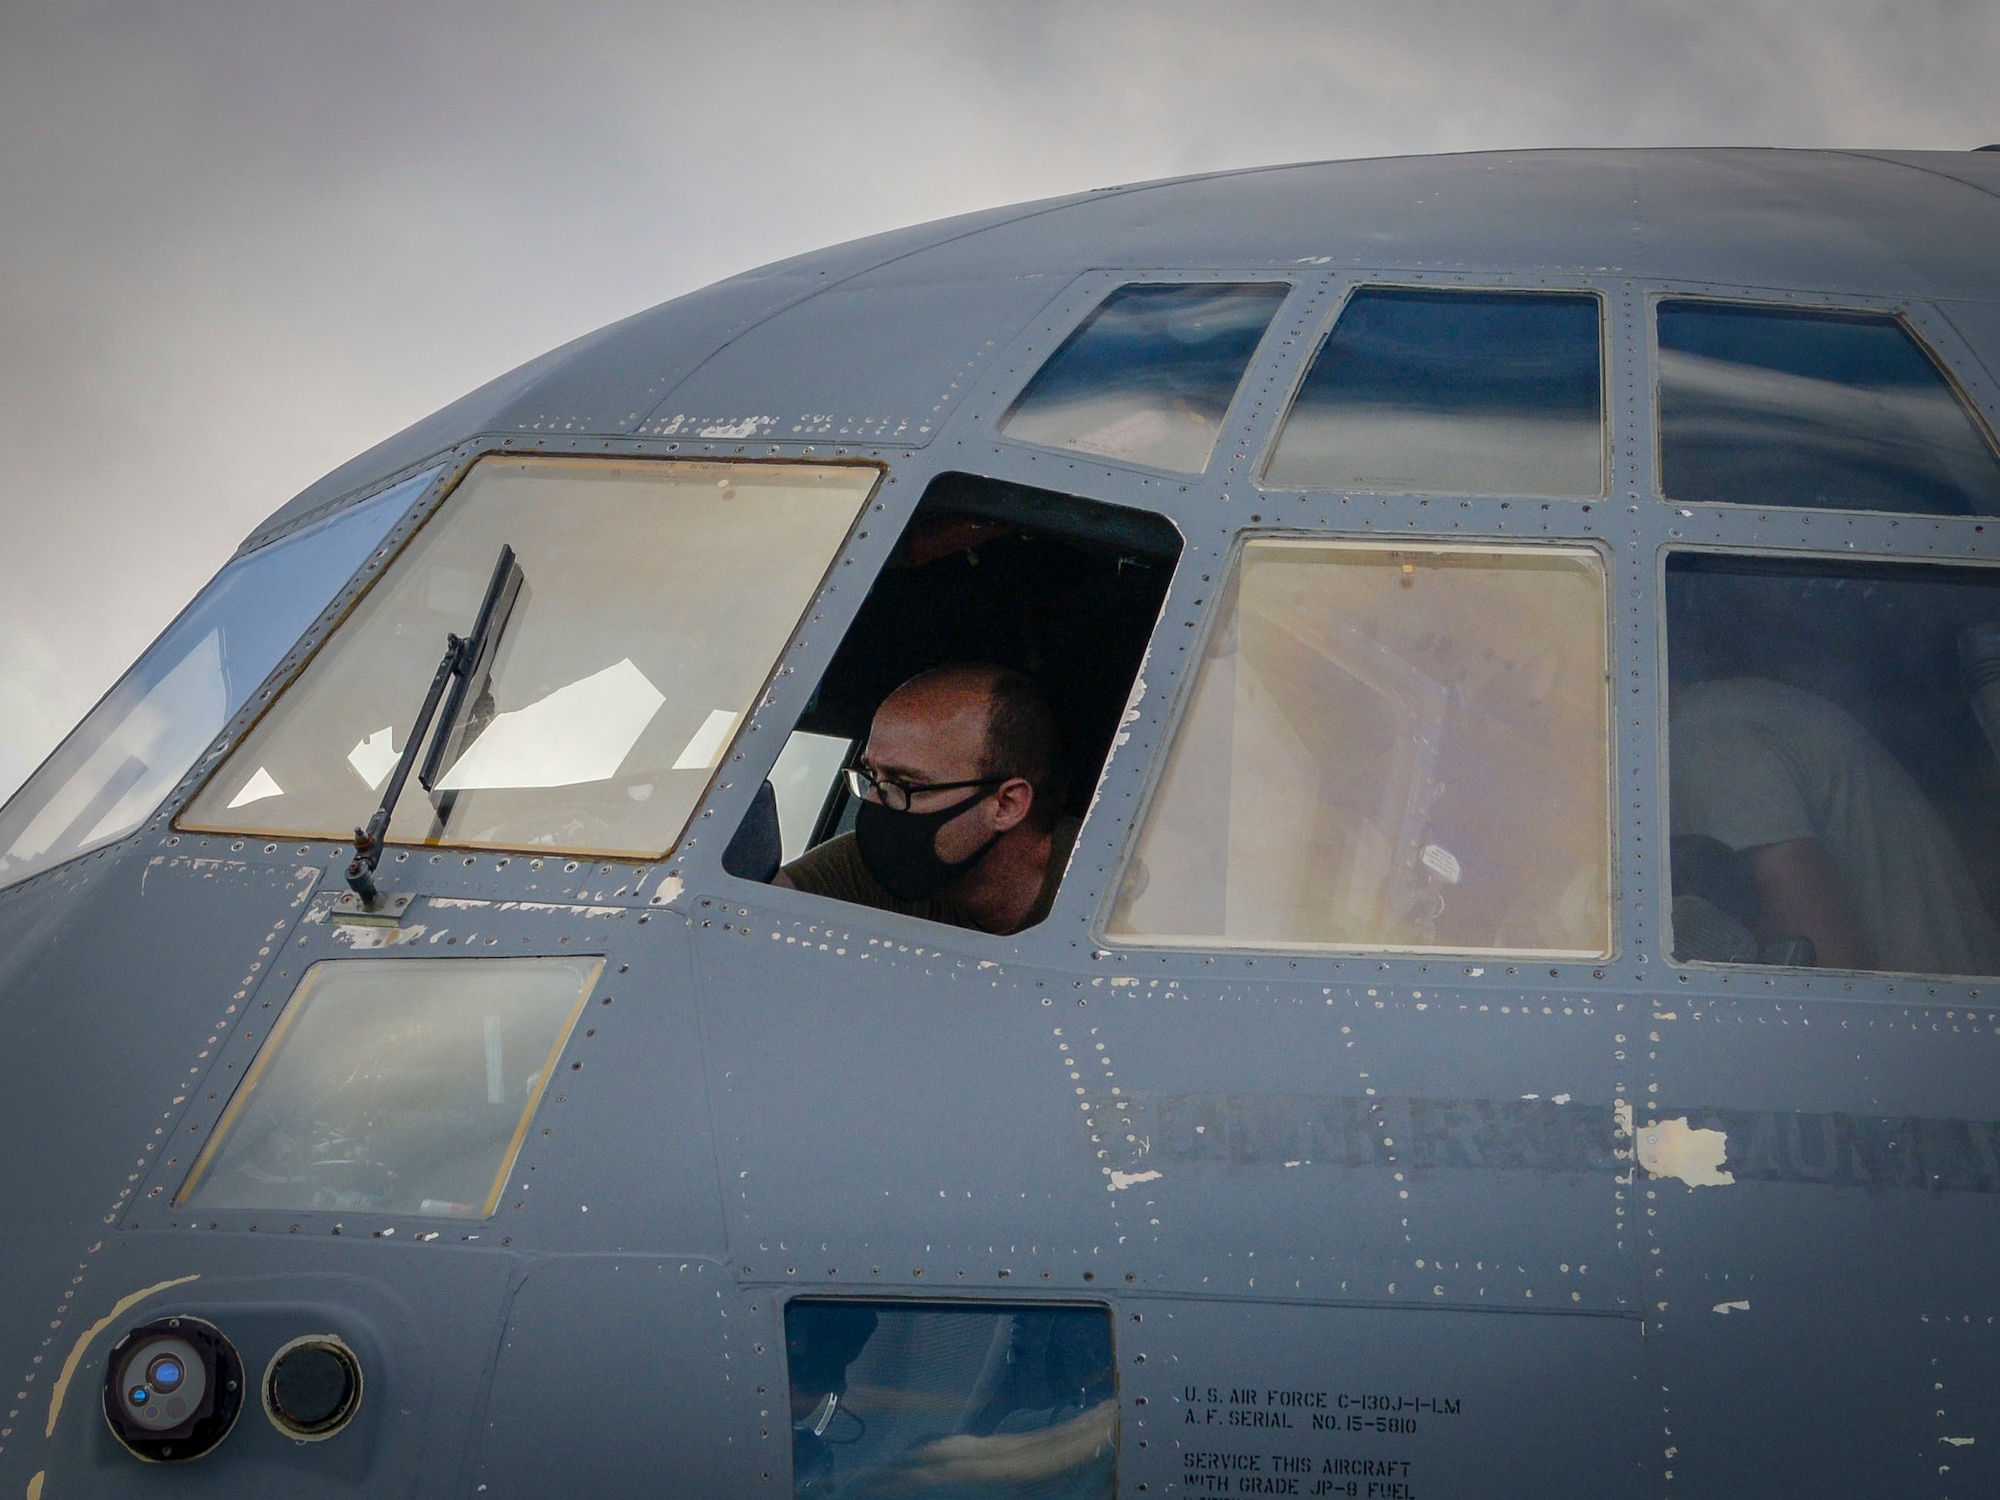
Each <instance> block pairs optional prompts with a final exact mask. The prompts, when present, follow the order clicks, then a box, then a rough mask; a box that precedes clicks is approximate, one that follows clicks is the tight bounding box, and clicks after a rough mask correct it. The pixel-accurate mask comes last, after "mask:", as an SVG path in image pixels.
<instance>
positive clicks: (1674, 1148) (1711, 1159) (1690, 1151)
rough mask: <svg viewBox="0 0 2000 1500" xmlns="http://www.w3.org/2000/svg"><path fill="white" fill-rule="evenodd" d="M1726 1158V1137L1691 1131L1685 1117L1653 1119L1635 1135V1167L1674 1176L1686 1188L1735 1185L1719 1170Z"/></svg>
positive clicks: (1712, 1133)
mask: <svg viewBox="0 0 2000 1500" xmlns="http://www.w3.org/2000/svg"><path fill="white" fill-rule="evenodd" d="M1728 1155H1729V1137H1728V1135H1726V1134H1725V1133H1724V1132H1722V1131H1720V1130H1696V1129H1693V1128H1692V1127H1690V1126H1689V1125H1688V1122H1687V1117H1686V1116H1685V1115H1683V1116H1680V1117H1678V1118H1676V1119H1672V1120H1655V1121H1654V1122H1653V1123H1652V1124H1650V1125H1647V1126H1645V1127H1644V1128H1643V1129H1641V1130H1640V1132H1639V1165H1640V1166H1642V1167H1644V1168H1645V1169H1646V1170H1647V1171H1648V1172H1650V1173H1651V1174H1652V1175H1653V1176H1655V1177H1677V1178H1679V1179H1680V1180H1681V1181H1682V1182H1685V1183H1686V1184H1687V1185H1688V1186H1689V1187H1728V1186H1729V1185H1730V1184H1731V1183H1733V1182H1735V1181H1736V1179H1735V1177H1734V1176H1732V1175H1731V1174H1730V1173H1728V1172H1725V1171H1723V1170H1722V1163H1723V1161H1724V1159H1725V1158H1727V1156H1728Z"/></svg>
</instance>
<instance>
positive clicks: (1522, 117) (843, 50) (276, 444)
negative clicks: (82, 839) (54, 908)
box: [0, 0, 2000, 795]
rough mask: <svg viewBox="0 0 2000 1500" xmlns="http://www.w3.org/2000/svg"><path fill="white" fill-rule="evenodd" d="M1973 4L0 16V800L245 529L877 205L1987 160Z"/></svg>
mask: <svg viewBox="0 0 2000 1500" xmlns="http://www.w3.org/2000/svg"><path fill="white" fill-rule="evenodd" d="M1996 77H2000V5H1996V4H1994V3H1992V0H1895V3H1861V0H1763V3H1755V0H1738V3H1730V4H1699V3H1645V0H1635V3H1623V4H1616V5H1613V4H1608V3H1606V4H1586V3H1574V0H1571V3H1560V0H1513V3H1497V4H1496V3H1492V0H1485V3H1464V0H1450V3H1447V0H1393V3H1379V4H1343V3H1332V0H1326V3H1278V0H1270V3H1255V0H1236V3H1234V4H1231V5H1227V6H1224V5H1218V4H1214V3H1200V4H1179V3H1152V4H1134V3H1092V0H1068V3H1063V4H1009V3H1005V0H983V3H972V4H959V3H909V0H903V3H896V0H888V3H840V0H820V3H817V4H790V5H787V4H770V3H761V4H760V3H744V0H737V3H733V4H731V5H727V6H722V5H715V4H707V5H701V6H694V5H679V4H673V3H661V0H655V3H653V4H650V5H637V4H633V5H619V4H604V3H593V0H568V3H565V4H562V5H559V6H558V5H548V6H542V7H534V6H529V5H526V4H519V3H498V4H488V5H472V4H463V5H459V4H426V3H424V0H394V3H381V0H342V3H340V4H337V5H326V4H312V5H309V4H304V3H297V0H263V3H254V4H253V3H234V4H232V3H207V0H174V3H173V4H137V3H125V4H109V3H106V4H100V3H94V0H46V3H31V0H0V526H4V530H0V795H4V793H5V792H6V791H7V790H9V789H11V787H12V786H13V785H14V784H15V783H16V782H17V781H18V780H19V779H20V777H22V776H24V775H25V774H26V773H27V771H28V770H29V769H30V768H31V767H32V765H33V764H34V763H35V762H36V761H38V760H39V759H40V758H41V756H42V755H43V754H44V753H45V752H46V751H47V750H48V749H49V748H50V747H51V746H53V744H54V743H55V741H56V740H57V739H58V738H59V737H60V736H61V734H62V733H63V732H64V731H65V730H67V729H68V727H69V726H70V725H71V724H72V723H73V722H74V721H75V719H76V718H77V717H78V716H79V715H81V714H82V713H83V712H84V711H85V710H86V709H88V707H89V706H90V704H91V703H92V702H93V701H95V699H96V698H97V696H98V695H99V694H100V693H102V692H103V691H104V689H105V688H106V687H108V686H109V685H110V684H111V682H112V681H113V680H114V679H115V678H116V676H117V675H118V673H119V672H120V671H121V670H122V669H123V668H124V667H125V666H126V665H127V664H128V663H129V661H130V660H131V659H132V658H133V657H134V656H135V655H136V654H137V652H138V651H139V650H141V649H142V648H143V647H144V646H145V644H146V642H147V641H148V640H150V639H151V637H152V636H153V635H154V634H155V633H156V632H157V631H158V630H159V629H160V628H161V627H162V626H163V625H164V624H165V623H166V622H167V621H168V620H169V619H170V618H171V617H172V615H173V614H174V612H175V611H176V610H177V609H178V608H180V606H181V605H182V604H183V603H185V602H186V600H187V599H188V598H189V596H191V595H192V594H193V592H194V591H195V590H196V589H197V588H198V587H199V586H200V585H201V584H202V582H203V581H205V580H206V578H207V577H208V576H209V575H210V574H211V573H212V572H213V571H214V570H215V569H216V568H217V567H218V566H220V564H221V563H222V561H223V560H224V559H225V558H226V557H227V556H228V555H229V553H230V552H231V551H232V550H233V549H234V547H235V546H236V544H237V542H238V541H239V540H240V539H241V538H242V536H243V534H244V533H245V532H247V531H248V530H249V529H250V528H251V527H252V526H253V525H254V524H255V523H256V522H257V521H258V520H259V519H260V518H261V517H263V516H264V515H265V514H266V513H267V512H269V511H271V510H272V509H274V508H275V507H276V506H278V505H279V504H280V503H282V502H283V501H284V500H286V499H287V498H289V497H290V496H291V495H293V494H294V493H296V492H297V491H298V490H300V489H301V488H303V487H304V486H305V485H306V484H307V483H309V482H310V481H311V480H313V479H314V478H316V477H317V476H318V475H320V474H321V473H323V472H325V471H326V470H327V469H330V468H332V467H333V466H334V465H335V464H337V463H339V462H340V461H341V460H343V459H345V458H347V457H349V456H351V455H352V454H354V453H356V452H358V451H359V450H361V449H363V448H365V447H367V446H369V445H370V444H372V443H374V442H375V441H377V440H378V439H380V438H382V437H384V436H386V435H387V434H389V433H390V432H393V431H395V430H396V429H397V428H400V427H402V426H404V425H406V424H407V423H409V422H411V421H413V420H415V419H416V418H418V417H421V416H423V415H424V414H425V413H427V412H429V411H431V410H433V409H435V408H437V407H439V406H442V405H443V404H444V403H445V402H447V401H449V400H451V399H452V398H453V397H455V396H458V395H460V394H461V393H463V392H464V391H466V390H468V389H469V388H471V387H472V386H474V385H477V384H479V383H481V382H483V381H485V380H486V379H488V378H490V377H491V376H493V375H496V374H498V373H499V372H501V371H502V370H504V369H506V368H508V367H510V366H512V365H515V364H518V363H520V362H521V361H522V360H524V359H527V358H529V357H531V356H533V355H535V354H538V353H540V352H541V351H542V350H544V349H547V348H549V347H550V346H552V345H554V344H557V343H559V342H561V341H563V340H565V339H568V338H570V337H572V336H574V335H576V334H578V333H582V332H584V331H586V330H588V329H590V328H593V327H596V326H597V325H599V324H602V323H605V322H608V321H610V320H612V319H614V318H618V317H622V316H624V315H625V314H627V313H630V312H633V311H636V310H637V309H639V308H642V307H646V306H650V305H651V304H653V303H655V302H660V301H663V300H665V299H666V298H669V297H672V296H676V295H678V294H680V293H682V292H685V291H688V290H691V289H693V288H695V287H698V286H701V285H703V284H705V283H707V282H710V281H713V280H716V279H717V278H719V277H722V276H726V275H728V274H730V273H732V272H735V271H738V270H742V269H745V268H747V267H749V266H753V265H757V264H760V263H762V262H765V261H769V260H774V259H777V258H779V257H782V256H786V255H790V254H794V253H796V252H799V251H804V250H809V249H812V248H814V247H815V246H819V245H825V244H831V243H834V242H837V241H839V240H843V239H850V238H853V237H855V236H857V235H862V234H868V233H872V232H874V231H876V230H881V229H889V228H893V227H895V226H897V225H902V224H908V223H915V222H919V221H922V220H925V219H933V218H938V217H941V216H943V215H946V214H952V213H958V212H961V211H964V210H968V209H974V208H979V207H983V206H987V205H991V204H997V203H1005V202H1010V201H1014V200H1018V199H1023V198H1034V197H1042V196H1046V195H1049V194H1054V193H1064V192H1070V191H1074V190H1076V189H1081V188H1088V187H1094V186H1099V185H1102V184H1106V183H1114V182H1129V181H1135V180H1141V179H1145V178H1150V177H1161V176H1170V175H1173V174H1176V173H1182V172H1194V171H1207V170H1212V169H1217V168H1227V167H1236V166H1251V165H1258V164H1263V163H1269V162H1278V161H1299V160H1311V159H1318V158H1328V157H1350V156H1374V155H1382V154H1391V153H1401V152H1425V151H1464V150H1479V149H1489V148H1519V147H1534V146H1571V145H1710V144H1749V145H1782V146H1818V145H1854V146H1892V147H1932V148H1943V149H1952V150H1958V149H1964V148H1966V147H1969V146H1973V145H1978V144H1982V143H1985V142H1988V141H2000V103H1996V90H1995V84H1994V80H1995V78H1996Z"/></svg>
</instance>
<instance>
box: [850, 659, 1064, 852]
mask: <svg viewBox="0 0 2000 1500" xmlns="http://www.w3.org/2000/svg"><path fill="white" fill-rule="evenodd" d="M869 742H870V745H871V748H873V749H875V750H876V751H878V752H882V753H886V754H887V755H888V756H890V757H895V756H899V755H900V756H903V757H906V758H907V757H910V756H918V757H920V758H922V759H924V760H926V761H928V762H929V764H925V765H914V764H911V765H904V766H891V765H888V764H885V763H883V758H882V753H878V755H877V757H876V768H877V769H878V770H880V771H883V772H885V773H891V772H895V771H907V772H915V773H918V774H916V775H913V776H912V777H911V778H910V779H912V780H923V781H962V780H970V779H972V778H974V777H987V778H993V779H996V780H997V779H1002V778H1011V777H1019V778H1020V779H1021V780H1023V781H1026V782H1027V783H1028V784H1029V785H1030V786H1032V787H1033V788H1034V789H1035V793H1036V795H1035V808H1034V814H1033V816H1034V819H1035V821H1036V822H1038V823H1043V822H1047V821H1052V820H1053V819H1054V817H1055V816H1056V814H1057V812H1058V811H1059V809H1060V807H1061V803H1062V797H1061V795H1060V788H1059V787H1058V786H1057V785H1056V727H1055V716H1054V715H1053V714H1052V713H1051V712H1050V711H1049V706H1048V703H1047V701H1046V700H1044V699H1043V697H1042V695H1041V693H1040V691H1039V690H1037V689H1036V687H1035V685H1034V683H1033V682H1031V681H1029V679H1028V678H1026V677H1024V676H1023V675H1022V674H1021V673H1019V672H1016V671H1012V670H1011V669H1009V668H1006V667H995V666H964V665H959V666H946V667H933V668H931V669H930V670H929V671H927V672H919V673H918V674H917V675H916V676H915V677H912V678H911V679H910V680H909V681H908V682H905V683H904V684H903V685H902V686H901V687H899V688H897V689H896V691H895V692H893V693H891V694H890V695H889V696H888V697H887V698H886V699H884V700H883V702H882V706H881V707H880V708H879V709H877V710H876V712H875V723H874V727H873V729H872V730H871V732H870V736H869Z"/></svg>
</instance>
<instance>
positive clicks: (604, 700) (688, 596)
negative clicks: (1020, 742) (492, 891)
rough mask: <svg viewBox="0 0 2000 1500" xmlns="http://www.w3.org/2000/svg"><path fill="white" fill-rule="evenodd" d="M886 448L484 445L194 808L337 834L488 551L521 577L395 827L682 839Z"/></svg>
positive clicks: (488, 841) (481, 574)
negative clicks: (754, 452)
mask: <svg viewBox="0 0 2000 1500" xmlns="http://www.w3.org/2000/svg"><path fill="white" fill-rule="evenodd" d="M876 478H877V471H876V470H874V469H872V468H871V469H861V468H841V467H833V466H820V465H810V464H797V465H794V464H734V465H729V464H699V463H673V462H666V463H662V462H647V461H644V460H640V461H636V462H614V461H609V460H592V459H524V460H514V459H505V460H502V459H484V460H482V461H481V462H480V463H479V464H478V465H477V466H476V467H475V468H474V469H473V470H472V472H471V473H470V474H469V475H467V476H466V479H465V481H464V483H462V484H461V485H460V486H459V488H458V490H457V491H456V492H455V493H454V494H453V495H452V496H451V497H450V498H448V499H447V500H446V501H445V503H444V505H443V506H442V507H441V508H440V509H439V511H438V513H437V514H436V515H435V516H433V517H432V518H431V519H430V520H429V521H427V522H426V523H425V524H424V528H423V530H422V531H420V532H419V533H418V534H417V535H416V537H415V538H413V539H412V541H411V543H410V545H409V547H408V548H406V549H405V551H404V552H403V554H402V555H401V556H400V557H398V558H397V559H396V561H395V563H394V564H393V565H392V566H391V567H390V568H389V570H388V571H387V573H386V574H385V575H384V576H383V578H382V579H381V581H380V582H378V583H377V584H376V585H375V587H374V588H373V589H371V590H370V591H369V593H368V594H367V595H366V596H365V597H364V598H363V599H362V600H361V602H360V604H359V605H357V606H356V608H355V610H354V613H353V614H352V615H351V616H349V618H348V619H347V621H346V622H345V623H344V624H343V625H342V626H341V627H340V629H339V630H338V631H336V632H335V633H334V635H333V636H332V638H331V639H330V640H329V641H328V642H327V643H326V645H325V646H323V647H322V648H321V649H320V652H319V654H318V655H317V656H315V657H314V658H313V660H312V661H311V662H310V663H308V665H307V666H306V669H305V670H304V671H303V672H302V673H301V674H300V675H299V677H298V679H297V680H296V681H295V682H293V683H292V685H291V686H290V687H289V688H287V689H286V691H285V694H284V696H283V697H281V698H280V699H278V701H277V702H276V703H275V704H274V705H273V707H272V709H271V711H270V712H269V713H268V714H266V715H265V716H264V718H263V719H262V720H261V721H260V722H259V723H258V724H257V726H256V727H255V728H254V729H253V730H251V732H250V733H249V734H248V735H246V736H245V737H244V739H243V743H242V744H241V745H239V746H238V747H237V749H236V751H235V752H234V753H233V754H232V755H231V757H230V758H229V760H228V761H226V762H225V763H224V764H223V765H222V767H221V768H220V769H219V770H217V771H216V773H215V774H214V775H213V776H211V777H210V778H209V780H208V782H207V784H206V785H205V786H204V787H203V788H202V790H201V791H200V792H199V793H198V794H197V795H196V796H195V798H194V799H193V800H192V801H191V802H190V803H189V805H188V810H187V812H186V814H185V815H184V817H183V824H184V826H187V827H194V828H212V829H217V830H221V831H228V832H243V833H256V834H259V835H262V836H271V835H278V836H282V837H289V836H293V835H308V834H315V835H318V836H321V837H333V838H340V837H344V836H346V835H347V834H348V833H350V832H351V831H352V830H353V829H354V827H355V826H356V824H357V823H359V822H363V821H365V820H366V819H367V817H368V815H369V813H370V812H371V811H372V810H373V808H374V805H375V801H376V798H377V797H378V796H379V795H380V792H381V789H382V787H383V786H384V784H385V783H386V782H387V781H388V779H389V777H390V775H391V773H392V771H393V769H394V767H395V764H396V758H397V756H398V755H399V754H400V752H401V751H402V749H403V747H404V741H405V739H406V738H407V736H408V734H409V732H410V728H411V726H412V725H413V724H414V723H415V721H416V716H417V710H418V707H419V706H420V705H421V704H422V702H423V699H424V693H425V690H426V688H427V687H428V686H429V684H430V682H431V679H432V676H433V674H434V673H435V672H436V670H437V665H438V659H439V657H440V656H441V655H442V654H443V651H444V648H445V641H446V637H447V635H448V634H450V633H452V632H457V633H460V634H464V633H467V632H468V631H469V630H470V628H471V625H472V622H473V620H474V618H475V616H476V615H477V614H478V612H479V607H480V600H481V598H482V596H483V595H484V593H485V590H486V586H487V580H488V578H489V577H490V576H491V574H492V571H493V567H494V561H495V558H496V557H497V556H498V554H499V550H500V547H501V545H502V544H503V543H505V544H507V545H510V546H512V547H513V549H514V551H515V554H516V556H517V558H518V559H519V562H520V565H521V569H522V572H523V573H524V575H525V577H526V583H525V584H524V586H523V588H522V591H521V594H520V597H519V600H518V602H517V603H516V604H515V605H514V607H513V610H512V613H511V614H510V616H509V617H508V620H507V624H506V628H505V630H504V632H503V633H502V635H501V637H500V640H499V644H498V647H497V648H496V650H495V652H494V654H493V657H492V661H493V668H492V672H491V675H490V677H488V679H487V680H486V681H485V682H484V683H481V684H474V685H473V690H472V692H471V693H469V694H468V704H469V707H468V709H467V711H466V713H465V714H464V715H463V728H464V732H463V735H462V737H461V738H460V740H459V741H458V743H459V746H460V748H459V749H458V751H457V753H456V755H455V758H453V759H452V760H450V761H449V762H447V763H446V764H445V765H444V766H443V767H442V774H441V775H440V776H439V778H438V780H437V782H436V785H435V788H434V790H433V791H432V792H430V793H428V794H427V793H426V792H425V791H424V789H423V787H422V785H421V783H420V781H419V780H418V778H417V777H415V776H413V777H411V779H410V781H409V783H408V784H407V786H406V787H405V789H404V791H403V795H402V798H401V800H400V801H399V803H398V804H397V808H396V813H395V817H394V820H393V821H392V822H391V823H390V825H389V838H390V840H391V841H393V842H398V843H447V844H455V845H459V846H471V847H486V848H495V847H497V848H526V847H547V848H551V849H561V850H565V851H571V852H577V853H600V854H620V853H630V854H643V855H657V854H660V853H662V852H664V851H665V850H666V849H668V848H669V847H671V845H672V844H673V843H674V841H675V839H677V838H678V837H679V835H680V831H681V828H682V826H683V825H684V824H685V823H686V821H687V819H688V817H689V815H690V814H691V813H692V811H693V809H694V805H695V802H696V801H697V799H698V798H699V797H700V796H701V792H702V789H703V788H704V787H705V786H707V784H708V780H709V776H710V774H711V772H712V771H713V770H714V768H715V767H716V766H717V765H718V764H720V762H721V760H722V757H723V755H724V754H725V753H726V752H727V750H728V746H729V743H730V741H731V739H732V738H733V736H734V734H735V732H736V728H737V725H738V724H739V723H740V722H741V720H742V718H743V716H744V714H745V713H747V712H748V711H749V709H750V708H751V706H752V705H753V704H754V703H755V701H756V697H757V694H758V692H759V690H760V689H761V688H762V687H763V684H764V680H765V678H766V676H767V675H768V674H769V673H770V671H771V665H772V662H773V661H774V660H775V659H776V657H777V655H778V653H779V651H780V650H782V649H783V647H784V643H785V639H786V637H787V636H789V635H790V633H791V630H792V628H793V626H794V625H795V624H796V623H797V621H798V618H799V615H800V613H801V612H802V611H803V609H804V608H805V604H806V601H807V600H808V599H809V598H811V597H812V592H813V590H814V589H815V588H817V587H818V586H819V583H820V580H821V578H822V577H823V576H824V574H825V572H826V569H827V567H828V565H829V563H830V562H831V561H832V558H833V555H834V553H835V551H836V550H837V549H838V548H839V546H840V543H841V541H842V540H843V539H844V538H845V537H846V535H847V529H848V526H849V524H850V523H851V522H852V521H853V519H854V515H855V512H856V511H858V510H859V509H860V507H861V504H862V502H863V500H865V499H866V497H867V495H868V493H869V491H870V489H871V488H872V487H873V486H874V484H875V481H876Z"/></svg>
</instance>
